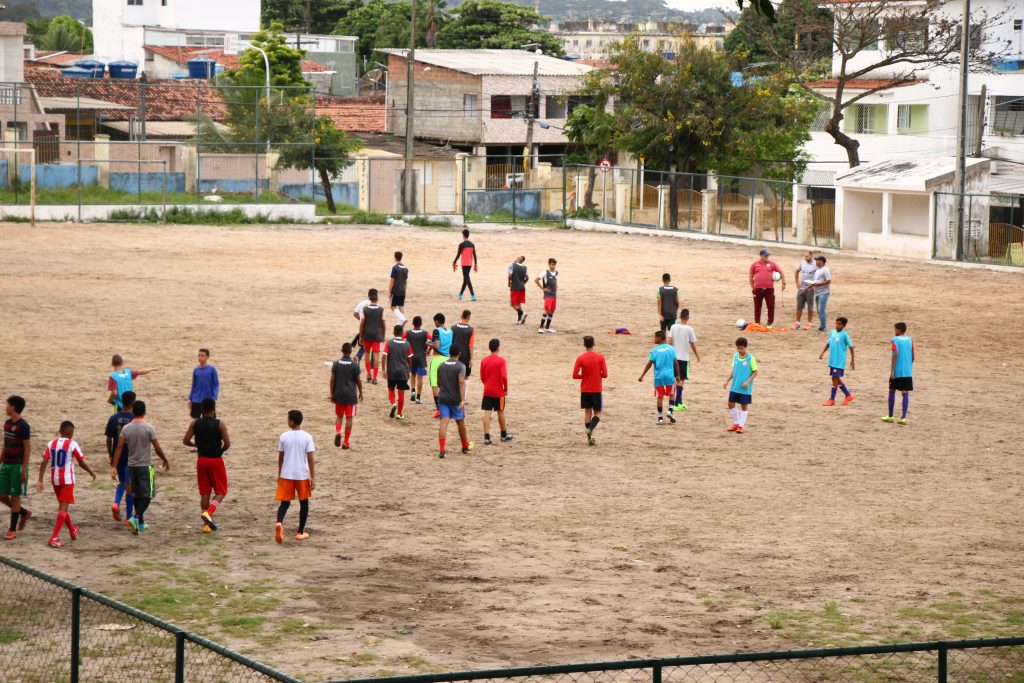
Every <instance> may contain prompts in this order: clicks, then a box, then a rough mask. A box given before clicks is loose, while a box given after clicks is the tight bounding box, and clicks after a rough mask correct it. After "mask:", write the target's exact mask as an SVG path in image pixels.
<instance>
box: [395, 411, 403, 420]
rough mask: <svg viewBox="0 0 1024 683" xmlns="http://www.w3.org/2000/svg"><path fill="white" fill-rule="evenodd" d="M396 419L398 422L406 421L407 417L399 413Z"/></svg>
mask: <svg viewBox="0 0 1024 683" xmlns="http://www.w3.org/2000/svg"><path fill="white" fill-rule="evenodd" d="M395 419H396V420H404V419H405V415H402V414H401V413H399V414H398V415H395Z"/></svg>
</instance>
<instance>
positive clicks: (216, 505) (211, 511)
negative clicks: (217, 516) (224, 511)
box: [206, 500, 220, 517]
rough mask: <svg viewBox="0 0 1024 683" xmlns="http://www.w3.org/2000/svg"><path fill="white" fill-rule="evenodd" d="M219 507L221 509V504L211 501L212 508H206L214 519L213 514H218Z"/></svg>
mask: <svg viewBox="0 0 1024 683" xmlns="http://www.w3.org/2000/svg"><path fill="white" fill-rule="evenodd" d="M218 507H220V503H219V502H218V501H216V500H211V501H210V507H208V508H206V512H207V514H209V515H210V516H211V517H213V513H215V512H217V508H218Z"/></svg>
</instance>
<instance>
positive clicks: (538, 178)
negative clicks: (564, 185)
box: [531, 161, 561, 187]
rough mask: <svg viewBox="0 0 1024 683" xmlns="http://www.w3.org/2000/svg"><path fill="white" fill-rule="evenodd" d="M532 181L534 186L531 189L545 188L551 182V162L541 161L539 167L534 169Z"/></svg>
mask: <svg viewBox="0 0 1024 683" xmlns="http://www.w3.org/2000/svg"><path fill="white" fill-rule="evenodd" d="M559 170H561V169H559ZM532 180H533V185H532V186H531V187H543V186H544V185H545V184H546V183H547V182H548V181H549V180H551V162H550V161H541V162H540V163H538V164H537V167H536V168H534V169H533V178H532Z"/></svg>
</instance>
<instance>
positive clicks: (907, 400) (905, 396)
mask: <svg viewBox="0 0 1024 683" xmlns="http://www.w3.org/2000/svg"><path fill="white" fill-rule="evenodd" d="M909 407H910V394H903V414H902V415H901V417H904V418H906V416H907V408H909Z"/></svg>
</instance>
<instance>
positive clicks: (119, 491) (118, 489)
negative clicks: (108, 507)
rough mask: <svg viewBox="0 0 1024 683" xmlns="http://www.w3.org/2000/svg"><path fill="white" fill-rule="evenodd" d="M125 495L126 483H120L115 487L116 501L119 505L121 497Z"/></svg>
mask: <svg viewBox="0 0 1024 683" xmlns="http://www.w3.org/2000/svg"><path fill="white" fill-rule="evenodd" d="M123 497H124V484H118V485H117V487H116V488H115V489H114V502H115V503H117V504H118V505H120V504H121V498H123Z"/></svg>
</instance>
